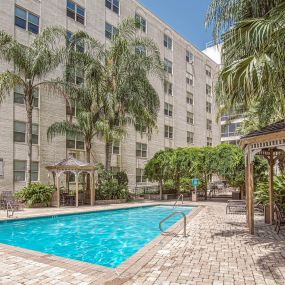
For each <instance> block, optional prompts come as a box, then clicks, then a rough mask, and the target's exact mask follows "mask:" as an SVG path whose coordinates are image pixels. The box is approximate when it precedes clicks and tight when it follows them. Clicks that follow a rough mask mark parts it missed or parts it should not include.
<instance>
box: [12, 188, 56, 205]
mask: <svg viewBox="0 0 285 285" xmlns="http://www.w3.org/2000/svg"><path fill="white" fill-rule="evenodd" d="M55 191H56V189H55V188H54V187H51V186H48V185H45V184H41V183H31V184H30V185H29V186H26V187H24V188H23V189H22V190H21V191H19V192H17V193H15V197H16V198H17V199H19V200H21V201H22V202H24V203H26V204H27V206H29V207H32V206H34V205H36V204H43V205H45V206H49V205H50V202H51V199H52V194H53V192H55Z"/></svg>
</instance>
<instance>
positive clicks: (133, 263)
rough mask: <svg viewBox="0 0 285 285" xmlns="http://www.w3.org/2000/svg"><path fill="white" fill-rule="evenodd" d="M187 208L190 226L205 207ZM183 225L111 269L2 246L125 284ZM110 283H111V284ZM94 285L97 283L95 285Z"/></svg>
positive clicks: (0, 248)
mask: <svg viewBox="0 0 285 285" xmlns="http://www.w3.org/2000/svg"><path fill="white" fill-rule="evenodd" d="M158 205H164V206H171V205H170V204H161V203H159V202H158V203H150V204H146V205H141V206H138V205H128V206H124V207H120V208H113V209H105V210H101V209H98V210H94V209H93V210H90V211H85V212H80V213H68V214H64V213H62V214H56V215H52V214H50V215H41V216H36V217H31V218H43V217H51V216H62V215H76V214H84V213H91V212H97V211H106V210H107V211H108V210H119V209H128V208H137V207H147V206H158ZM185 206H186V207H193V209H192V211H191V212H190V213H188V214H187V215H186V218H187V223H188V222H189V221H191V220H192V219H193V218H194V217H195V216H197V215H198V214H199V213H200V211H201V210H202V209H203V208H204V207H205V206H201V205H191V204H187V205H185ZM25 219H30V218H28V217H25V218H15V219H13V220H11V221H17V220H25ZM182 225H183V219H180V220H178V221H177V222H176V223H175V224H173V225H172V226H171V227H170V228H169V229H168V230H167V232H166V233H162V234H160V235H159V236H157V237H156V238H155V239H153V240H152V241H150V242H149V243H148V244H146V245H145V246H144V247H142V248H141V249H140V250H139V251H137V252H136V253H135V254H134V255H132V256H131V257H130V258H128V259H127V260H126V261H124V262H123V263H121V264H120V265H119V266H118V267H116V268H109V267H105V266H101V265H98V264H92V263H88V262H83V261H77V260H74V259H69V258H65V257H60V256H56V255H51V254H47V253H42V252H39V251H35V250H30V249H25V248H21V247H16V246H11V245H7V244H3V243H0V251H3V252H4V253H7V254H10V255H12V256H16V257H22V258H25V259H30V260H33V261H35V262H40V263H44V264H47V265H50V266H55V267H60V268H63V269H67V270H73V271H76V272H79V273H82V274H87V275H89V276H92V277H94V276H96V277H97V278H98V282H99V280H100V282H102V283H100V284H114V282H115V284H122V283H124V282H126V281H127V280H128V279H129V278H131V276H133V275H134V274H136V273H137V272H138V271H139V270H140V269H141V268H142V267H143V266H144V265H145V264H147V263H148V262H149V261H150V260H151V259H152V258H153V256H154V255H155V254H156V253H157V251H158V250H161V246H162V245H163V244H166V243H168V242H169V241H170V240H171V239H173V238H174V237H177V236H180V235H181V234H180V232H181V231H182V228H183V227H181V226H182ZM110 282H111V283H110ZM94 284H95V283H94ZM98 284H99V283H98Z"/></svg>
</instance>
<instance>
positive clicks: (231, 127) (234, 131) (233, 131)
mask: <svg viewBox="0 0 285 285" xmlns="http://www.w3.org/2000/svg"><path fill="white" fill-rule="evenodd" d="M239 127H240V123H231V124H227V125H222V128H221V136H222V137H224V138H225V137H232V136H238V135H239V132H238V128H239Z"/></svg>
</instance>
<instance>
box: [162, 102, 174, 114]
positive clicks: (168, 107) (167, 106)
mask: <svg viewBox="0 0 285 285" xmlns="http://www.w3.org/2000/svg"><path fill="white" fill-rule="evenodd" d="M164 115H165V116H169V117H172V115H173V105H171V104H168V103H164Z"/></svg>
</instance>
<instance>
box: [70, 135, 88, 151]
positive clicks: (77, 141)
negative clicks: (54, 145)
mask: <svg viewBox="0 0 285 285" xmlns="http://www.w3.org/2000/svg"><path fill="white" fill-rule="evenodd" d="M66 148H71V149H78V150H84V148H85V147H84V138H83V136H72V135H67V136H66Z"/></svg>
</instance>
